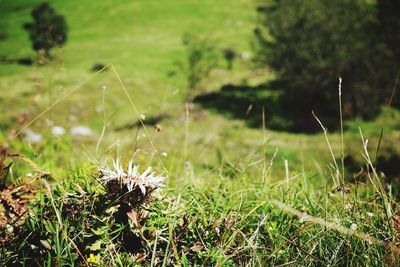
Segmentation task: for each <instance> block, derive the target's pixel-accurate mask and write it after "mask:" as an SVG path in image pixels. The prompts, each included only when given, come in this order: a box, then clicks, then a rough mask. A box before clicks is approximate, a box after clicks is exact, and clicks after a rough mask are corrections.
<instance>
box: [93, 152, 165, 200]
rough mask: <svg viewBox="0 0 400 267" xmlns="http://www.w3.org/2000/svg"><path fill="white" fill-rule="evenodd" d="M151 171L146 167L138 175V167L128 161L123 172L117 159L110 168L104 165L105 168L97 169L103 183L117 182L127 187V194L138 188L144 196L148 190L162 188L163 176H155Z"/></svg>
mask: <svg viewBox="0 0 400 267" xmlns="http://www.w3.org/2000/svg"><path fill="white" fill-rule="evenodd" d="M151 169H152V168H151V167H148V168H147V169H146V170H145V171H144V172H142V173H140V172H139V166H138V165H134V164H133V161H132V160H130V161H129V164H128V168H127V170H125V169H124V168H123V166H122V164H121V163H120V162H119V159H117V160H113V167H112V168H110V167H109V166H107V165H105V167H102V168H100V169H99V170H100V172H101V173H102V177H101V178H100V180H101V181H104V182H109V181H111V180H117V181H119V182H120V183H121V184H122V185H125V186H126V187H127V189H128V192H131V191H133V190H134V189H135V188H137V187H138V188H140V191H141V192H142V194H143V196H144V195H146V191H148V190H149V189H150V190H151V191H154V190H157V189H159V188H160V187H162V185H163V182H164V176H162V175H155V172H152V171H151Z"/></svg>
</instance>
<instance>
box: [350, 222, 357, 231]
mask: <svg viewBox="0 0 400 267" xmlns="http://www.w3.org/2000/svg"><path fill="white" fill-rule="evenodd" d="M350 229H351V230H353V231H355V230H357V224H355V223H352V224H351V225H350Z"/></svg>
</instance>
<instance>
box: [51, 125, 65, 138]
mask: <svg viewBox="0 0 400 267" xmlns="http://www.w3.org/2000/svg"><path fill="white" fill-rule="evenodd" d="M51 132H52V134H53V135H54V136H57V137H59V136H63V135H64V134H65V129H64V128H63V127H61V126H54V127H53V128H51Z"/></svg>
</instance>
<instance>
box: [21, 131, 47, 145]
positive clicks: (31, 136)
mask: <svg viewBox="0 0 400 267" xmlns="http://www.w3.org/2000/svg"><path fill="white" fill-rule="evenodd" d="M25 139H26V140H27V141H28V142H30V143H32V144H37V143H39V142H40V141H42V139H43V137H42V135H41V134H40V133H35V132H34V131H32V130H31V129H26V130H25Z"/></svg>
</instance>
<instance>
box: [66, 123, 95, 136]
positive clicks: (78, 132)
mask: <svg viewBox="0 0 400 267" xmlns="http://www.w3.org/2000/svg"><path fill="white" fill-rule="evenodd" d="M71 134H72V135H74V136H90V135H92V134H93V132H92V130H91V129H90V128H89V127H86V126H82V125H79V126H75V127H72V128H71Z"/></svg>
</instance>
